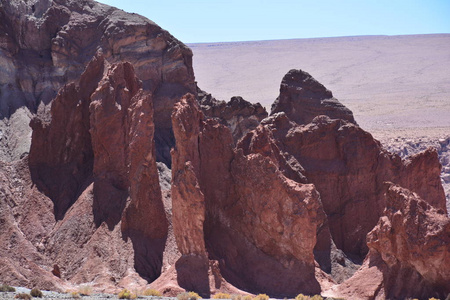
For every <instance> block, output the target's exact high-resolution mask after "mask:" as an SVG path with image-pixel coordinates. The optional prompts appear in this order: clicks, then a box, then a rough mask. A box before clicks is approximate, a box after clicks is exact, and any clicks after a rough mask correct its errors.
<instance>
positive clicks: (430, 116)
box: [188, 34, 450, 140]
mask: <svg viewBox="0 0 450 300" xmlns="http://www.w3.org/2000/svg"><path fill="white" fill-rule="evenodd" d="M188 46H189V47H190V48H191V49H192V51H193V53H194V70H195V77H196V80H197V82H198V84H199V86H200V87H201V88H202V89H204V90H206V91H208V92H209V93H212V95H213V96H214V97H216V98H217V99H223V100H227V101H228V100H229V99H230V98H231V97H232V96H236V95H239V96H242V97H243V98H244V99H246V100H247V101H250V102H260V103H261V104H262V105H263V106H265V107H266V109H267V110H268V111H269V112H270V106H271V104H272V103H273V101H274V100H275V99H276V97H277V96H278V94H279V86H280V82H281V78H282V77H283V75H284V74H286V72H287V71H289V70H290V69H302V70H304V71H306V72H308V73H310V74H311V75H312V76H313V77H314V78H315V79H317V80H318V81H319V82H321V83H322V84H323V85H324V86H325V87H327V88H328V89H329V90H331V91H332V92H333V95H334V97H335V98H337V99H339V101H341V102H342V103H343V104H344V105H346V106H347V107H348V108H349V109H350V110H352V111H353V114H354V116H355V119H356V121H357V122H358V124H359V125H360V126H361V127H362V128H363V129H365V130H367V131H369V132H370V133H372V134H373V135H374V137H375V138H377V139H380V140H384V139H386V138H390V137H397V136H401V137H407V138H416V137H421V136H426V137H434V138H437V137H440V136H444V135H448V134H450V117H449V116H450V34H434V35H404V36H354V37H336V38H313V39H293V40H274V41H253V42H229V43H204V44H188Z"/></svg>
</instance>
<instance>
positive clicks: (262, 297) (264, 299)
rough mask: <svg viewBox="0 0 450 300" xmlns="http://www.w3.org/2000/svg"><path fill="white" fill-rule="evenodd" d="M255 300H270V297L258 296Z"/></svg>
mask: <svg viewBox="0 0 450 300" xmlns="http://www.w3.org/2000/svg"><path fill="white" fill-rule="evenodd" d="M253 300H269V296H267V295H266V294H258V295H256V296H255V298H253Z"/></svg>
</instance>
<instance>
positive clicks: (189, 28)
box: [100, 0, 450, 43]
mask: <svg viewBox="0 0 450 300" xmlns="http://www.w3.org/2000/svg"><path fill="white" fill-rule="evenodd" d="M100 2H102V3H105V4H109V5H112V6H116V7H118V8H121V9H123V10H125V11H128V12H135V13H139V14H141V15H144V16H146V17H147V18H149V19H151V20H152V21H154V22H156V23H157V24H158V25H160V26H161V27H163V28H164V29H166V30H168V31H170V33H172V34H173V35H174V36H175V37H177V38H178V39H180V40H181V41H183V42H185V43H197V42H225V41H251V40H274V39H291V38H312V37H333V36H352V35H400V34H426V33H450V0H342V1H331V0H307V1H304V0H297V1H295V0H278V1H276V0H272V1H270V0H226V1H225V0H194V1H187V0H126V1H124V0H100Z"/></svg>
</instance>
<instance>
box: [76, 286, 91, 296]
mask: <svg viewBox="0 0 450 300" xmlns="http://www.w3.org/2000/svg"><path fill="white" fill-rule="evenodd" d="M91 293H92V288H91V287H90V286H89V285H82V286H80V287H79V288H78V294H80V295H81V296H89V295H90V294H91Z"/></svg>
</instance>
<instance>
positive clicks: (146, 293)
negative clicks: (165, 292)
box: [143, 289, 162, 297]
mask: <svg viewBox="0 0 450 300" xmlns="http://www.w3.org/2000/svg"><path fill="white" fill-rule="evenodd" d="M143 295H144V296H155V297H161V296H162V294H161V292H160V291H158V290H155V289H147V290H145V291H144V292H143Z"/></svg>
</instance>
